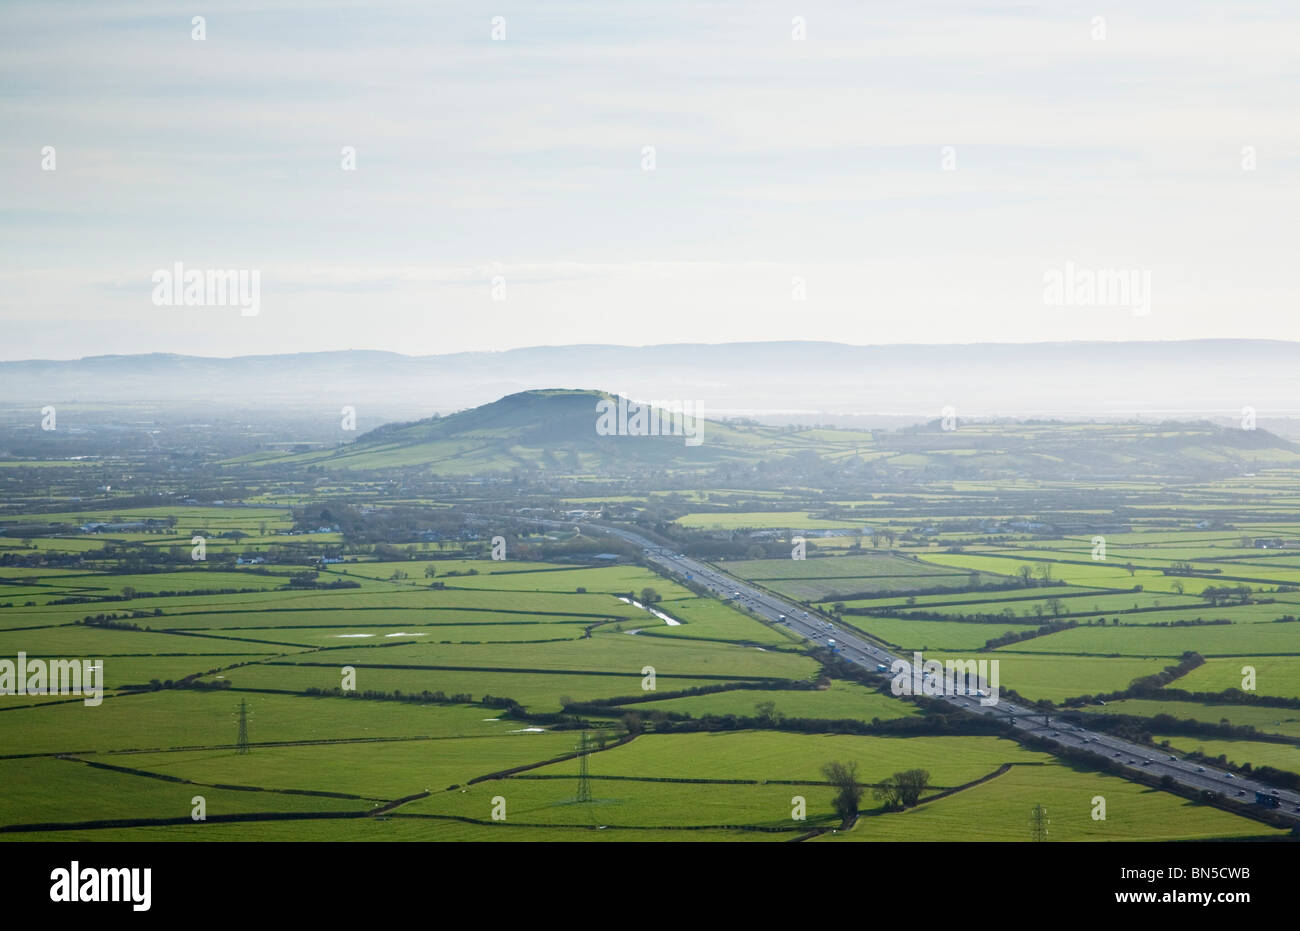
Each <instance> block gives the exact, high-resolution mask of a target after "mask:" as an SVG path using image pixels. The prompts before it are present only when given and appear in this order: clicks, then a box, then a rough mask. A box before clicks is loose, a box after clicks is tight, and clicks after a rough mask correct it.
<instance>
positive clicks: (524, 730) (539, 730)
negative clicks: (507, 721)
mask: <svg viewBox="0 0 1300 931" xmlns="http://www.w3.org/2000/svg"><path fill="white" fill-rule="evenodd" d="M510 733H512V734H545V733H546V728H544V727H521V728H520V729H519V730H517V731H511V732H510Z"/></svg>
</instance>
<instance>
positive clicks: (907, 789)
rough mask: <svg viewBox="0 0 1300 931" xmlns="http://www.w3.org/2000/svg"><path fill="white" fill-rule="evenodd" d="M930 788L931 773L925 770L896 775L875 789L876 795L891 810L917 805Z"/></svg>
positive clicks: (873, 792)
mask: <svg viewBox="0 0 1300 931" xmlns="http://www.w3.org/2000/svg"><path fill="white" fill-rule="evenodd" d="M929 786H930V773H929V771H928V770H924V769H906V770H903V771H902V772H900V773H894V775H892V776H890V777H889V778H888V779H886V780H885V781H884V782H882V783H881V784H880V785H878V786H877V787H876V788H875V789H873V790H872V795H874V796H875V797H876V798H877V799H879V800H880V801H883V802H884V803H885V804H886V805H887V806H888V807H890V808H906V807H907V806H909V805H915V804H916V803H917V802H918V801H919V800H920V798H921V793H923V792H924V791H925V790H926V789H927V788H929Z"/></svg>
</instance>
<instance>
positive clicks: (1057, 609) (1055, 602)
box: [1046, 596, 1061, 616]
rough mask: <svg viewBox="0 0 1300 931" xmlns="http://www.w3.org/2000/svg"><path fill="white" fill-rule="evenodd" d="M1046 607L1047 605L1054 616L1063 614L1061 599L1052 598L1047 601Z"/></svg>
mask: <svg viewBox="0 0 1300 931" xmlns="http://www.w3.org/2000/svg"><path fill="white" fill-rule="evenodd" d="M1046 605H1047V610H1048V611H1051V612H1052V614H1053V615H1054V616H1059V615H1060V613H1061V599H1060V598H1057V597H1056V596H1052V597H1051V598H1048V599H1047V602H1046Z"/></svg>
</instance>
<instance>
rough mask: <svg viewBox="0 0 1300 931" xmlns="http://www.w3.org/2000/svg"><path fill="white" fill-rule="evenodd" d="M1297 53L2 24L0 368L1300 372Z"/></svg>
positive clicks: (964, 38) (922, 26)
mask: <svg viewBox="0 0 1300 931" xmlns="http://www.w3.org/2000/svg"><path fill="white" fill-rule="evenodd" d="M190 7H193V9H191V8H190ZM195 16H202V17H203V21H202V23H201V24H200V25H197V26H196V24H195V23H194V20H193V17H195ZM494 33H495V37H494ZM199 35H201V38H200V37H197V36H199ZM1297 47H1300V7H1297V6H1296V5H1294V4H1278V3H1253V2H1244V3H1233V4H1222V3H1221V4H1205V3H1197V2H1136V3H1134V2H1128V3H1124V4H1115V5H1113V6H1112V7H1110V8H1107V6H1106V5H1105V4H1100V3H1095V2H1094V3H1088V4H1081V3H1072V2H1063V3H1051V4H1037V5H1029V4H1016V3H1005V4H997V3H994V4H973V3H970V2H969V0H967V2H963V3H956V2H929V0H920V2H909V3H903V4H899V3H876V2H870V3H864V2H861V0H858V2H805V0H789V2H780V3H776V2H769V0H749V2H732V3H711V2H701V0H691V2H676V0H654V2H642V0H586V2H573V3H569V2H546V3H541V2H538V0H529V2H513V0H512V2H496V0H493V2H490V3H479V2H456V3H428V2H421V3H416V2H412V3H405V2H383V0H364V2H317V3H305V2H288V0H285V2H260V3H251V2H240V0H224V2H221V3H212V4H206V3H203V2H199V3H196V4H191V5H189V6H186V7H182V6H181V5H178V4H175V3H170V2H168V3H140V2H126V3H121V2H111V0H95V2H67V0H62V2H61V0H37V2H23V0H5V2H4V3H0V246H2V248H0V359H4V360H13V359H26V358H47V359H66V358H78V357H81V356H86V355H99V354H107V353H138V352H177V353H186V354H195V355H215V356H230V355H242V354H264V353H280V352H300V351H320V350H337V349H384V350H391V351H397V352H404V353H410V354H436V353H446V352H459V351H465V350H504V349H510V348H516V347H521V346H532V345H565V344H580V343H616V344H625V345H647V344H660V343H677V342H681V343H700V342H705V343H711V342H728V341H742V340H784V339H824V340H835V341H840V342H847V343H858V344H874V343H915V342H921V343H937V342H981V341H993V342H1022V341H1038V340H1068V339H1087V340H1098V339H1100V340H1130V339H1134V340H1152V339H1190V338H1207V337H1224V338H1265V337H1267V338H1273V339H1285V340H1300V314H1298V313H1297V312H1296V308H1297V306H1298V302H1297V298H1298V297H1300V289H1298V288H1297V283H1296V281H1295V278H1296V276H1295V274H1294V272H1293V271H1292V268H1293V266H1294V264H1295V255H1296V252H1297V249H1296V246H1297V223H1296V203H1297V197H1296V195H1297V194H1298V193H1300V186H1298V184H1297V182H1298V181H1300V132H1298V130H1297V127H1298V126H1300V124H1297V122H1296V118H1295V117H1296V113H1297V112H1300V107H1298V106H1297V105H1298V104H1300V62H1298V61H1297V59H1296V57H1295V49H1296V48H1297ZM345 149H347V150H348V151H350V152H353V153H354V160H352V161H349V157H348V156H347V155H346V154H345ZM176 263H181V266H182V268H183V269H185V270H189V271H191V272H194V271H197V272H199V273H203V272H206V271H207V270H227V269H228V270H236V271H242V272H244V273H245V274H246V276H247V278H246V281H247V283H249V285H250V287H251V284H252V282H253V281H254V280H256V282H257V285H258V291H257V301H256V306H255V307H253V306H252V305H251V301H250V302H245V306H242V307H241V306H239V305H238V303H237V302H234V301H232V300H230V299H227V301H226V302H225V303H216V295H215V292H214V295H213V302H212V303H206V301H207V296H206V295H205V296H204V297H203V298H202V301H203V302H204V303H199V304H197V305H195V306H184V305H183V304H182V306H177V305H176V304H174V303H173V304H168V303H166V302H165V300H163V298H162V297H160V295H159V287H158V281H159V279H158V278H157V277H156V275H157V274H159V273H162V272H164V271H170V270H173V269H175V267H176ZM254 273H256V275H255V277H254ZM1094 285H1096V287H1094ZM1121 288H1122V289H1121ZM170 293H171V292H170V291H168V292H167V294H166V295H164V297H165V296H168V295H170ZM1062 295H1064V297H1062ZM250 297H251V291H250ZM214 305H215V306H214ZM254 310H255V312H253V311H254Z"/></svg>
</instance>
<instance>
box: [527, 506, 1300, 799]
mask: <svg viewBox="0 0 1300 931" xmlns="http://www.w3.org/2000/svg"><path fill="white" fill-rule="evenodd" d="M538 522H539V523H542V524H546V525H549V526H554V527H565V528H568V527H573V526H574V524H573V523H571V522H570V523H564V522H560V521H538ZM588 526H590V528H591V529H593V530H599V531H604V532H606V533H610V534H613V535H614V536H617V537H619V538H620V539H623V540H626V541H627V542H629V543H632V544H634V545H636V546H638V547H639V548H640V549H641V550H642V551H643V552H644V553H645V555H646V558H647V559H648V560H649V561H650V562H652V563H655V564H656V565H658V566H660V567H662V568H664V569H666V570H668V571H669V572H670V573H677V574H679V575H681V576H682V577H684V578H687V579H689V580H690V581H692V582H695V583H696V584H699V585H701V586H703V587H705V588H706V589H708V590H709V591H711V592H712V593H714V594H715V595H717V596H718V597H719V598H722V599H724V600H732V601H734V602H736V603H737V604H739V605H741V606H743V607H746V608H748V609H749V610H750V611H752V612H753V613H755V614H756V615H758V616H760V617H763V618H766V619H767V620H769V621H771V622H773V623H776V624H781V625H783V626H787V627H789V628H790V629H791V630H792V631H794V632H795V633H798V634H800V635H802V636H803V637H805V638H807V639H808V640H811V641H814V642H816V643H820V644H822V645H826V643H827V640H828V639H834V640H835V641H836V646H837V647H838V648H839V650H840V654H841V655H842V656H843V657H844V658H845V659H847V660H849V661H850V662H853V663H856V664H857V665H859V666H863V667H865V668H867V669H869V670H871V671H873V672H874V671H877V669H876V667H877V666H879V665H883V666H886V667H889V666H891V665H892V664H893V663H894V661H895V660H897V659H900V657H897V656H895V655H894V654H892V653H890V652H888V651H887V650H885V649H884V648H883V647H880V646H878V645H876V644H874V643H871V642H869V641H867V640H865V639H863V638H861V637H859V636H858V635H856V634H854V633H853V632H851V631H847V630H843V629H840V628H838V627H835V626H834V623H833V621H830V620H829V619H828V618H824V617H822V616H820V615H819V614H818V613H817V612H815V611H808V610H806V609H805V608H803V607H801V606H800V605H797V604H794V603H792V602H788V601H786V600H784V599H782V598H778V597H776V596H774V595H772V594H770V593H768V592H765V591H763V590H761V589H758V588H755V587H754V586H752V585H749V584H748V583H746V582H744V581H742V580H740V579H737V578H735V577H733V576H729V575H727V574H725V573H723V572H721V571H719V570H718V569H715V568H714V567H712V566H710V565H708V564H706V563H702V562H699V561H698V560H694V559H690V558H689V557H686V556H683V555H682V554H680V553H677V552H674V551H672V550H671V549H668V548H665V547H663V546H661V545H659V544H657V543H654V542H653V541H651V540H649V539H647V538H646V537H643V536H641V535H640V534H637V533H634V532H632V531H630V530H625V529H623V528H621V527H610V526H606V525H603V524H590V525H588ZM981 656H982V657H984V658H990V659H991V658H993V657H989V656H988V655H987V654H981ZM902 658H903V659H906V660H907V661H908V662H911V660H912V658H911V657H902ZM976 687H977V688H980V689H985V690H987V683H985V682H982V681H980V682H978V683H977V685H976ZM931 697H933V698H937V699H939V700H941V701H946V702H948V703H950V704H952V705H955V706H957V707H959V708H963V709H965V710H967V711H970V712H973V713H976V714H986V715H998V716H1000V717H1002V718H1004V719H1005V720H1007V721H1009V722H1010V723H1011V725H1012V726H1013V727H1015V728H1016V729H1017V730H1020V731H1024V732H1025V733H1027V734H1034V735H1036V736H1039V737H1045V738H1046V739H1048V740H1051V741H1055V742H1056V743H1058V744H1060V745H1062V746H1068V747H1076V748H1081V749H1087V750H1089V751H1091V752H1093V753H1098V754H1101V755H1103V756H1107V757H1110V758H1111V759H1113V760H1114V761H1115V762H1117V763H1118V764H1119V765H1120V766H1122V767H1124V768H1126V769H1130V770H1135V771H1145V772H1149V773H1154V774H1155V775H1157V776H1165V775H1168V776H1170V777H1171V778H1172V779H1173V780H1174V781H1175V782H1176V783H1178V784H1180V785H1183V786H1187V787H1190V788H1194V789H1198V790H1200V789H1208V790H1212V791H1214V792H1218V793H1219V794H1221V795H1223V796H1226V797H1228V798H1233V799H1237V800H1238V801H1246V802H1253V801H1254V799H1255V793H1256V792H1263V793H1265V794H1267V795H1274V796H1276V797H1277V798H1278V800H1279V808H1278V809H1277V810H1278V811H1279V812H1280V813H1282V814H1283V815H1285V816H1286V817H1288V818H1289V819H1291V820H1292V821H1297V822H1300V793H1297V792H1294V791H1288V790H1285V789H1277V788H1274V787H1273V786H1270V785H1266V784H1264V783H1262V782H1257V781H1255V780H1253V779H1249V778H1246V777H1244V776H1239V775H1234V774H1232V773H1228V772H1225V771H1224V770H1220V769H1216V768H1215V767H1212V766H1206V765H1204V764H1201V763H1196V762H1193V761H1190V760H1185V759H1183V758H1181V757H1179V756H1178V755H1177V754H1172V753H1169V752H1168V751H1162V750H1161V749H1160V748H1158V747H1147V746H1143V745H1142V744H1135V743H1131V742H1129V741H1126V740H1121V739H1119V738H1117V737H1112V736H1110V735H1107V734H1104V733H1101V732H1099V731H1091V730H1088V729H1087V728H1081V727H1077V726H1075V725H1073V724H1066V723H1064V722H1058V723H1055V724H1053V723H1050V717H1049V716H1045V715H1044V714H1043V712H1041V711H1037V710H1034V709H1032V708H1026V707H1023V706H1020V705H1017V704H1014V703H1012V702H1009V701H1006V700H1004V699H1001V698H999V699H998V700H997V703H996V704H995V705H993V706H991V707H985V706H982V705H981V703H980V698H979V697H978V696H969V695H956V694H942V695H936V696H931Z"/></svg>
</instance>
